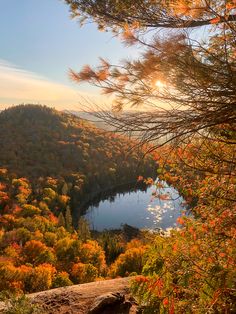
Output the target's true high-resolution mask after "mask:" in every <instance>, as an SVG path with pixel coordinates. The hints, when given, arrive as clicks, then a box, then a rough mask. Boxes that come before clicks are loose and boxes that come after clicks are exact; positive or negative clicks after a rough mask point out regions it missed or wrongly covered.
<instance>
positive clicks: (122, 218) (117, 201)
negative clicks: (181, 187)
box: [84, 183, 185, 231]
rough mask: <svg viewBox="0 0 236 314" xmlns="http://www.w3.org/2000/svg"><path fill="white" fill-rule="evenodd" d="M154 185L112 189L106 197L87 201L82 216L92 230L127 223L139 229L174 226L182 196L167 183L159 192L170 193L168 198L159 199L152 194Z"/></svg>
mask: <svg viewBox="0 0 236 314" xmlns="http://www.w3.org/2000/svg"><path fill="white" fill-rule="evenodd" d="M155 192H156V187H155V186H150V187H148V188H146V187H145V188H143V189H138V188H131V189H130V190H129V191H128V192H123V193H121V192H119V191H117V193H113V194H112V195H111V196H110V197H109V196H107V197H106V199H104V198H103V199H101V200H100V201H99V200H97V201H96V205H94V204H93V205H90V206H89V207H88V209H87V211H86V214H85V216H84V217H85V218H86V219H87V220H88V222H89V224H90V227H91V229H92V230H97V231H102V230H104V229H119V228H120V227H121V225H122V224H128V225H130V226H133V227H137V228H140V229H149V230H157V229H159V228H161V229H167V228H171V227H175V226H176V219H177V218H178V217H179V216H181V213H182V211H183V210H184V209H185V208H184V205H183V202H184V200H183V198H182V197H181V196H180V195H179V194H178V192H177V191H176V190H175V189H174V188H172V187H169V186H168V185H167V184H166V183H165V186H164V188H162V189H161V191H160V189H158V193H160V192H161V193H164V194H166V195H170V198H171V199H169V200H160V199H158V198H155V197H154V196H153V193H155Z"/></svg>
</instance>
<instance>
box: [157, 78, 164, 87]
mask: <svg viewBox="0 0 236 314" xmlns="http://www.w3.org/2000/svg"><path fill="white" fill-rule="evenodd" d="M155 86H156V87H158V88H162V87H164V83H163V82H162V81H160V80H157V81H156V83H155Z"/></svg>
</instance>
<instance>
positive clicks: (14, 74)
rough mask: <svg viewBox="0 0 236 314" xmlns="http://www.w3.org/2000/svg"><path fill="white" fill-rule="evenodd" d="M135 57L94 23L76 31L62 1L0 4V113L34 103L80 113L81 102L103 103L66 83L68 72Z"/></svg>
mask: <svg viewBox="0 0 236 314" xmlns="http://www.w3.org/2000/svg"><path fill="white" fill-rule="evenodd" d="M136 54H137V51H136V50H135V48H126V47H124V46H123V45H122V44H121V43H120V42H119V40H118V39H117V38H114V36H113V34H111V33H106V32H100V31H98V30H97V27H96V25H95V24H87V25H85V26H83V27H82V28H80V27H79V25H78V22H77V21H76V20H72V19H71V18H70V13H69V7H68V6H67V5H66V4H65V3H64V2H63V0H0V109H3V108H6V107H8V106H12V105H17V104H22V103H25V104H27V103H34V104H44V105H49V106H52V107H55V108H57V109H60V110H62V109H77V110H82V109H83V100H84V99H87V98H88V99H89V100H92V101H95V102H98V103H101V102H107V103H109V102H110V101H111V99H109V98H108V99H107V98H106V99H105V98H104V96H100V91H99V90H97V89H94V88H92V87H91V86H90V85H88V84H83V85H77V84H75V83H73V82H71V81H70V79H69V75H68V71H69V69H70V68H72V69H73V70H80V69H81V67H82V66H83V65H85V64H90V65H96V64H98V63H99V60H98V58H99V57H103V58H107V59H108V60H109V61H111V62H113V63H118V61H119V60H121V59H124V58H125V57H128V58H129V57H132V56H134V55H136Z"/></svg>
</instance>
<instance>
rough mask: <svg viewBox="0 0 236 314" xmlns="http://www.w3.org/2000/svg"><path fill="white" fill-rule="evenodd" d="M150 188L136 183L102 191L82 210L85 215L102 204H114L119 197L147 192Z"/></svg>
mask: <svg viewBox="0 0 236 314" xmlns="http://www.w3.org/2000/svg"><path fill="white" fill-rule="evenodd" d="M147 188H148V186H147V185H146V184H144V183H135V186H134V183H133V184H126V185H122V186H119V187H115V188H112V189H109V190H106V191H102V192H100V193H98V194H96V195H95V196H94V197H93V198H92V199H90V200H89V201H88V202H87V203H86V204H85V205H84V206H83V208H82V212H83V214H84V213H85V212H86V210H87V209H88V208H89V207H90V206H93V207H96V208H97V207H99V204H100V202H102V201H106V200H108V201H109V202H111V203H113V202H115V200H116V197H117V196H121V195H122V196H124V195H125V194H127V193H129V194H130V193H132V192H137V191H147Z"/></svg>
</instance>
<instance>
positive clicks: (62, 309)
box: [0, 278, 138, 314]
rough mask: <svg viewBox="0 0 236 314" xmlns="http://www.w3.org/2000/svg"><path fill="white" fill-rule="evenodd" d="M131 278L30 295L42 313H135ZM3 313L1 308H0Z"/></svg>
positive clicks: (135, 307)
mask: <svg viewBox="0 0 236 314" xmlns="http://www.w3.org/2000/svg"><path fill="white" fill-rule="evenodd" d="M129 280H130V278H119V279H112V280H104V281H96V282H91V283H87V284H81V285H75V286H69V287H63V288H57V289H52V290H48V291H42V292H37V293H33V294H29V295H28V297H29V298H30V299H31V301H32V303H36V304H39V305H41V306H42V314H43V313H45V314H131V313H132V314H134V313H138V311H137V306H136V304H135V301H134V299H133V298H132V297H131V295H130V292H129ZM0 313H3V307H0Z"/></svg>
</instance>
